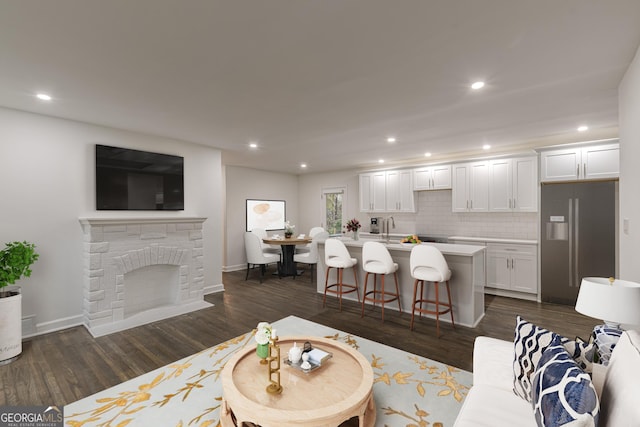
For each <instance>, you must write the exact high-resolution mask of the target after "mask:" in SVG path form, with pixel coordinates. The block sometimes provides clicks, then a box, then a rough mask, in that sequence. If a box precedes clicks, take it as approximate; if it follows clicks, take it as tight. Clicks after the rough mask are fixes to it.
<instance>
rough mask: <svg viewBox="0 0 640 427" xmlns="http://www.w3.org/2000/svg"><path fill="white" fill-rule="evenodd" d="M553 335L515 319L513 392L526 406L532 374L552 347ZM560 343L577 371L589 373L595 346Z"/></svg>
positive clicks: (564, 341) (529, 396)
mask: <svg viewBox="0 0 640 427" xmlns="http://www.w3.org/2000/svg"><path fill="white" fill-rule="evenodd" d="M554 335H555V333H553V332H551V331H549V330H548V329H545V328H541V327H539V326H536V325H534V324H533V323H530V322H527V321H526V320H524V319H523V318H522V317H520V316H518V318H517V321H516V330H515V339H514V342H513V348H514V360H513V374H514V376H513V392H514V393H515V394H516V395H518V396H520V397H521V398H523V399H525V400H526V401H527V402H531V379H532V377H533V373H534V371H535V370H536V366H537V364H538V361H539V360H540V357H541V356H542V352H543V351H544V350H546V348H547V347H548V346H549V344H551V340H552V339H553V336H554ZM559 337H560V336H559ZM560 340H561V341H562V344H563V345H564V347H565V348H566V350H567V351H568V352H569V354H570V355H571V357H573V358H574V359H575V360H576V362H577V363H578V364H579V365H580V367H581V368H582V369H584V370H585V371H586V372H591V368H592V362H593V354H594V352H595V347H594V345H593V344H589V343H586V342H584V341H582V340H580V341H572V340H569V339H568V338H565V337H560Z"/></svg>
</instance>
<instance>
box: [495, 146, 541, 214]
mask: <svg viewBox="0 0 640 427" xmlns="http://www.w3.org/2000/svg"><path fill="white" fill-rule="evenodd" d="M489 211H490V212H537V211H538V162H537V158H536V157H522V158H515V159H498V160H491V161H490V162H489Z"/></svg>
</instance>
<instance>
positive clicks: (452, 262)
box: [317, 239, 486, 328]
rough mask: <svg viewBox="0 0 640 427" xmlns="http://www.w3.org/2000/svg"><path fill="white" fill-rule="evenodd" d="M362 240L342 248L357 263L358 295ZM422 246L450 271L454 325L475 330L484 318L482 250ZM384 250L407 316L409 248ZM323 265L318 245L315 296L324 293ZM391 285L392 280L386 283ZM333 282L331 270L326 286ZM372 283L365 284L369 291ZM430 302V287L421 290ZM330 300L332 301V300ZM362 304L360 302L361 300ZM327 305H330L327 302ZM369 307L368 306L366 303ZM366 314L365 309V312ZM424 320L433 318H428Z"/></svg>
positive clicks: (410, 296) (348, 276)
mask: <svg viewBox="0 0 640 427" xmlns="http://www.w3.org/2000/svg"><path fill="white" fill-rule="evenodd" d="M364 242H366V240H358V241H353V240H346V239H345V240H344V244H345V245H346V246H347V249H349V253H350V254H351V257H353V258H357V259H358V264H357V265H356V267H355V268H356V273H357V276H358V285H359V287H360V295H361V296H362V291H363V287H364V276H365V272H364V271H363V270H362V246H363V245H364ZM423 245H432V246H435V247H437V248H438V249H439V250H440V251H441V252H442V254H443V255H444V257H445V259H446V260H447V263H448V264H449V268H450V269H451V272H452V274H451V280H450V281H449V284H450V287H451V300H452V302H453V316H454V320H455V322H456V325H461V326H467V327H471V328H473V327H476V326H477V325H478V322H480V320H481V319H482V317H484V285H485V277H486V274H485V271H484V269H485V248H484V247H483V246H471V245H458V244H447V243H423ZM387 248H388V249H389V252H390V253H391V257H392V258H393V260H394V262H397V263H398V267H399V268H398V283H399V285H400V300H401V303H402V311H403V312H404V313H405V314H404V315H405V316H411V303H412V301H413V282H414V279H413V278H412V277H411V272H410V269H409V257H410V255H411V249H412V246H405V245H401V244H399V243H391V244H387ZM326 269H327V267H326V265H325V264H324V243H322V242H320V243H318V271H317V290H318V293H324V283H325V274H326ZM343 280H344V282H345V283H353V273H352V272H350V271H347V272H345V273H344V275H343ZM389 280H390V282H388V283H393V279H389ZM335 282H336V273H335V270H333V269H332V271H331V275H330V277H329V284H332V283H335ZM371 282H372V280H371V279H370V280H369V287H371ZM427 292H429V293H428V296H429V298H431V299H433V298H434V297H435V289H434V287H433V286H425V295H427ZM332 298H333V297H332ZM343 298H344V299H350V300H354V301H355V299H356V295H355V294H354V293H351V294H348V295H345V296H344V297H343ZM361 301H362V300H361ZM328 304H333V303H332V302H328ZM368 304H369V303H368ZM385 309H392V310H397V309H398V305H397V304H396V302H395V301H394V302H392V303H389V304H385ZM365 313H366V309H365ZM428 317H432V318H435V316H432V315H429V316H428ZM440 320H441V321H444V322H451V319H450V318H449V316H441V318H440Z"/></svg>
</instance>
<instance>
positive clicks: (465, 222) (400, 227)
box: [365, 190, 539, 240]
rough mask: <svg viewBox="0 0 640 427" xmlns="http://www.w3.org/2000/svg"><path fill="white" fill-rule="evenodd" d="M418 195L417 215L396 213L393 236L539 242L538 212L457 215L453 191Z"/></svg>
mask: <svg viewBox="0 0 640 427" xmlns="http://www.w3.org/2000/svg"><path fill="white" fill-rule="evenodd" d="M415 195H416V199H415V203H416V209H417V212H416V213H394V214H393V215H392V216H393V218H394V220H395V223H396V228H395V229H393V230H392V232H393V233H407V234H409V233H414V232H415V233H416V234H420V235H429V236H470V237H502V238H508V239H530V240H538V239H539V233H538V213H537V212H533V213H529V212H527V213H520V212H514V213H454V212H452V211H451V190H440V191H418V192H416V193H415ZM370 216H378V215H374V214H370ZM380 216H382V217H387V216H389V214H382V215H380ZM365 227H366V226H365ZM366 230H368V227H366Z"/></svg>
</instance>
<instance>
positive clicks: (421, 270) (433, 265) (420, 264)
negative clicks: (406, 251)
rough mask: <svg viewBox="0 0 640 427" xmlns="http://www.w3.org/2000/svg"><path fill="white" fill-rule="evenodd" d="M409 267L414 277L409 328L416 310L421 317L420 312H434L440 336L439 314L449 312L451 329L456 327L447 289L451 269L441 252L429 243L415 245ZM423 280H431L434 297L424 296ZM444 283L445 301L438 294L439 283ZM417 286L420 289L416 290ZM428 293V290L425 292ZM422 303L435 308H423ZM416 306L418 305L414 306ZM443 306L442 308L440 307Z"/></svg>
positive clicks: (437, 333) (437, 332)
mask: <svg viewBox="0 0 640 427" xmlns="http://www.w3.org/2000/svg"><path fill="white" fill-rule="evenodd" d="M409 268H410V270H411V277H413V278H414V279H415V282H414V283H413V303H412V307H411V325H410V327H409V328H410V329H411V330H413V320H414V317H415V313H416V311H417V312H418V313H419V314H420V316H421V317H422V314H423V313H424V314H435V315H436V335H437V336H438V338H440V315H441V314H445V313H449V314H451V325H453V329H455V328H456V324H455V321H454V320H453V305H452V304H451V291H450V289H449V279H450V278H451V270H450V269H449V265H448V264H447V260H446V259H445V258H444V256H443V255H442V252H440V250H438V249H437V248H436V247H434V246H431V245H416V246H415V247H414V248H413V249H411V255H410V257H409ZM424 282H431V283H433V284H434V286H435V298H434V299H429V298H428V297H425V296H424ZM443 282H444V283H445V284H446V289H447V302H443V301H440V295H439V292H438V289H439V286H440V284H441V283H443ZM418 286H419V287H420V291H418ZM427 295H428V292H427ZM423 304H426V305H427V307H428V306H429V304H432V305H435V310H430V309H427V308H423ZM416 306H418V307H416ZM441 306H444V307H445V308H444V309H441V308H440V307H441Z"/></svg>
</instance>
